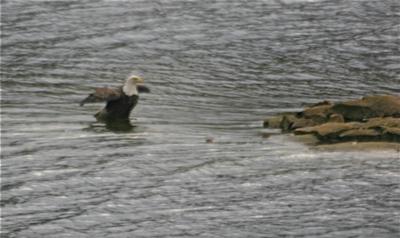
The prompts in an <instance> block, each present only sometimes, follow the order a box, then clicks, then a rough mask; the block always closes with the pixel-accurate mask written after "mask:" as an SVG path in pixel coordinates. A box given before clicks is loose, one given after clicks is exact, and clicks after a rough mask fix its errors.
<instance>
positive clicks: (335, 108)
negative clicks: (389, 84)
mask: <svg viewBox="0 0 400 238" xmlns="http://www.w3.org/2000/svg"><path fill="white" fill-rule="evenodd" d="M264 127H265V128H274V129H281V131H282V132H283V133H292V134H293V135H295V137H296V139H299V140H301V141H303V142H304V143H306V144H308V145H312V146H316V147H318V148H326V149H329V148H332V149H335V148H337V149H340V148H343V149H352V148H354V149H358V150H359V149H370V148H371V149H373V148H377V149H379V148H382V149H387V148H391V149H396V150H399V149H400V96H394V95H373V96H367V97H363V98H361V99H356V100H350V101H345V102H336V103H334V102H329V101H323V102H320V103H317V104H314V105H311V106H309V107H307V108H305V109H304V110H303V111H300V112H288V113H282V114H278V115H276V116H273V117H269V118H267V119H265V120H264Z"/></svg>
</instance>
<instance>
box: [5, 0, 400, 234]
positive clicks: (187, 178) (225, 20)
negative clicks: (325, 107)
mask: <svg viewBox="0 0 400 238" xmlns="http://www.w3.org/2000/svg"><path fill="white" fill-rule="evenodd" d="M399 12H400V2H399V1H398V0H386V1H382V0H376V1H375V0H354V1H348V0H342V1H341V0H338V1H318V0H280V1H279V0H276V1H274V0H264V1H263V0H254V1H228V0H214V1H211V0H210V1H209V0H205V1H183V0H182V1H181V0H171V1H167V0H158V1H136V0H134V1H11V0H10V1H2V12H1V13H2V16H1V17H2V18H1V22H2V42H1V63H2V65H1V96H2V104H1V106H2V107H1V111H2V113H1V116H2V125H1V126H2V148H1V149H2V152H1V153H2V161H1V164H2V169H1V172H2V191H1V192H2V194H1V195H2V201H1V210H2V222H1V223H2V228H1V234H2V235H1V236H2V237H399V227H400V187H399V184H400V159H399V158H400V155H399V153H397V152H395V151H377V152H368V153H367V152H316V151H313V150H310V149H309V148H307V147H305V146H304V145H302V144H299V143H298V142H296V141H293V140H292V139H291V138H290V137H289V136H287V135H276V136H271V137H269V138H264V137H263V136H261V130H262V128H261V125H262V120H263V118H264V117H266V116H268V115H273V114H274V113H277V112H282V111H288V110H296V109H300V108H302V107H304V106H305V105H308V104H311V103H315V102H318V101H320V100H323V99H328V100H333V101H335V100H343V99H348V98H357V97H361V96H364V95H367V94H373V93H391V94H398V93H400V77H399V75H400V63H399V62H400V50H399V44H400V41H399V34H400V33H399V32H400V21H399V19H400V13H399ZM132 72H136V73H139V74H141V75H143V76H144V78H145V81H146V85H147V86H148V87H150V88H151V90H152V92H151V94H144V95H142V96H141V98H140V102H139V104H138V106H137V107H136V108H135V109H134V111H133V113H132V114H131V120H132V124H133V125H135V127H134V128H133V129H132V130H130V131H119V130H115V128H109V127H107V126H105V125H104V124H101V123H97V122H95V118H94V117H93V114H94V113H95V112H96V111H97V110H98V109H99V108H100V107H102V104H94V105H88V106H85V107H79V106H78V102H79V101H80V100H81V99H83V98H84V97H85V96H86V95H87V94H88V93H89V92H90V91H91V90H92V88H94V87H99V86H119V85H120V84H122V82H123V80H124V79H125V77H126V76H127V75H129V74H131V73H132ZM207 138H213V139H214V143H206V139H207Z"/></svg>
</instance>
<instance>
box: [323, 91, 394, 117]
mask: <svg viewBox="0 0 400 238" xmlns="http://www.w3.org/2000/svg"><path fill="white" fill-rule="evenodd" d="M331 110H332V111H333V112H335V113H337V114H341V115H343V117H344V119H345V120H347V121H363V120H365V119H368V118H373V117H387V116H397V117H399V116H400V97H399V96H392V95H376V96H368V97H364V98H362V99H357V100H352V101H348V102H342V103H337V104H335V105H333V106H332V108H331Z"/></svg>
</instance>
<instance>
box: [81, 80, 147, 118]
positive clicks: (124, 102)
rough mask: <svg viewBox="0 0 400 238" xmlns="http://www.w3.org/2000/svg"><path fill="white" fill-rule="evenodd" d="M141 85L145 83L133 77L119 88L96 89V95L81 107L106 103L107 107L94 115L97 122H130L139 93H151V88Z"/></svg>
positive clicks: (86, 99)
mask: <svg viewBox="0 0 400 238" xmlns="http://www.w3.org/2000/svg"><path fill="white" fill-rule="evenodd" d="M141 83H143V79H142V78H141V77H139V76H136V75H132V76H130V77H128V78H127V79H126V81H125V83H124V85H122V86H121V87H119V88H96V89H95V92H94V93H91V94H89V96H88V97H87V98H85V99H83V100H82V101H81V103H80V106H83V105H84V104H85V103H94V102H106V106H105V107H104V108H103V109H102V110H100V111H99V112H97V113H96V114H95V115H94V116H95V117H96V119H97V120H99V121H115V120H128V118H129V114H130V113H131V111H132V109H133V108H134V107H135V106H136V104H137V102H138V99H139V92H140V93H148V92H150V90H149V88H147V87H146V86H144V85H141Z"/></svg>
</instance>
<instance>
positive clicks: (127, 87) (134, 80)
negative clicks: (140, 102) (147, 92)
mask: <svg viewBox="0 0 400 238" xmlns="http://www.w3.org/2000/svg"><path fill="white" fill-rule="evenodd" d="M143 82H144V81H143V79H142V78H141V77H139V76H137V75H131V76H129V77H128V78H127V79H126V81H125V84H124V86H123V87H122V91H124V93H125V94H126V95H128V96H133V95H138V91H137V87H136V85H137V84H141V83H143Z"/></svg>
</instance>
